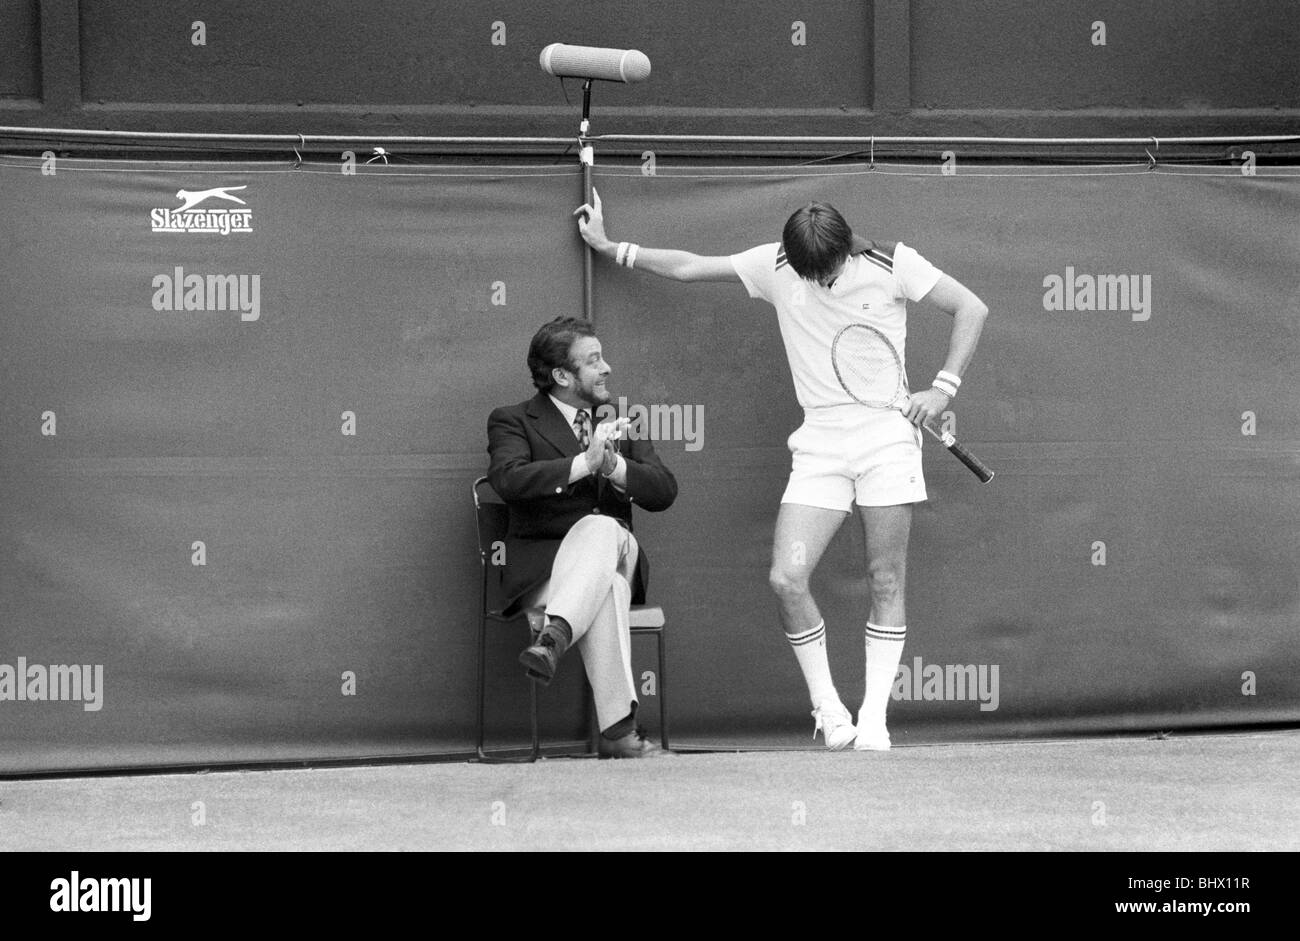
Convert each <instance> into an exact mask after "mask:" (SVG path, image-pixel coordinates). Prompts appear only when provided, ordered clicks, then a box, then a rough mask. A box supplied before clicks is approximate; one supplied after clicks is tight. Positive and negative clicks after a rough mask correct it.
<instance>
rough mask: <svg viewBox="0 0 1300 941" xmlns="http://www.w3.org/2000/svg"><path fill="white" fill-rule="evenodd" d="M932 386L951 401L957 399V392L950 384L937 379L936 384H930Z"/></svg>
mask: <svg viewBox="0 0 1300 941" xmlns="http://www.w3.org/2000/svg"><path fill="white" fill-rule="evenodd" d="M930 385H931V387H932V388H935V389H938V390H939V391H940V392H942V393H943V394H944V395H946V396H948V398H950V399H955V398H956V397H957V390H956V389H955V388H953V385H952V383H950V382H946V381H944V380H943V379H938V378H936V379H935V380H934V382H932V383H930Z"/></svg>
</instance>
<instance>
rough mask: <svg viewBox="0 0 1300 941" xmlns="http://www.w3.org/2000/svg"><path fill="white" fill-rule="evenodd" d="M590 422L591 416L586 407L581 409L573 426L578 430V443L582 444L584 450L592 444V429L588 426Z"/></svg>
mask: <svg viewBox="0 0 1300 941" xmlns="http://www.w3.org/2000/svg"><path fill="white" fill-rule="evenodd" d="M590 422H591V416H590V415H588V414H587V410H586V409H580V410H579V411H578V417H577V418H575V419H574V420H573V427H574V429H575V430H576V431H577V432H578V444H580V445H582V450H584V451H585V450H587V448H588V447H589V446H590V445H591V431H590V430H588V428H587V425H588V424H589V423H590Z"/></svg>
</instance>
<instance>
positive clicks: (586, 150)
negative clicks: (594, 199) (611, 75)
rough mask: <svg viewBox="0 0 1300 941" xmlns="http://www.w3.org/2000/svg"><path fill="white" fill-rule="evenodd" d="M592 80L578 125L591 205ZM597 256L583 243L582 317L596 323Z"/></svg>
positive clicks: (586, 196)
mask: <svg viewBox="0 0 1300 941" xmlns="http://www.w3.org/2000/svg"><path fill="white" fill-rule="evenodd" d="M591 81H592V80H591V79H587V80H586V81H585V82H583V83H582V123H581V124H580V125H578V160H579V162H580V163H581V164H582V201H583V202H584V203H587V204H590V203H591V169H592V167H593V166H595V163H596V149H595V148H594V147H593V146H592V144H591V139H590V137H589V136H588V133H589V132H590V131H591ZM594 268H595V256H594V255H593V253H592V251H591V246H590V245H588V244H587V243H586V242H585V241H584V242H583V243H582V316H583V317H585V318H586V319H587V320H588V321H590V322H591V323H592V324H593V325H594V324H595V322H596V312H595V309H594V308H595V304H594V300H593V294H594V290H593V285H594V283H595V276H594Z"/></svg>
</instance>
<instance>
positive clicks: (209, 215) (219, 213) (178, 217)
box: [149, 186, 253, 235]
mask: <svg viewBox="0 0 1300 941" xmlns="http://www.w3.org/2000/svg"><path fill="white" fill-rule="evenodd" d="M245 189H248V187H247V186H219V187H216V188H215V189H208V190H177V192H176V198H177V199H179V200H180V201H181V204H180V206H179V207H177V208H175V209H154V210H152V211H151V212H150V213H149V218H150V219H151V220H152V221H153V230H154V231H155V232H205V233H208V234H211V235H229V234H230V233H231V232H252V231H253V210H251V209H249V208H248V204H247V203H246V202H244V201H243V200H242V199H240V198H239V197H238V196H235V195H232V194H234V193H237V192H239V191H240V190H245ZM212 200H219V201H220V202H217V203H215V204H213V203H211V202H210V201H212ZM204 203H209V205H207V206H206V207H203V208H200V207H201V206H202V205H203V204H204Z"/></svg>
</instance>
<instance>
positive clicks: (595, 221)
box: [573, 189, 617, 255]
mask: <svg viewBox="0 0 1300 941" xmlns="http://www.w3.org/2000/svg"><path fill="white" fill-rule="evenodd" d="M573 214H574V215H575V216H577V217H578V232H579V233H580V234H581V235H582V237H583V239H585V240H586V242H587V244H588V245H590V246H591V247H592V248H593V249H594V250H595V251H596V252H597V253H599V254H602V255H608V254H609V250H610V249H611V248H614V249H615V250H617V248H616V246H615V245H614V243H613V242H612V241H610V239H609V237H608V236H606V235H605V214H604V212H603V211H602V210H601V207H600V193H598V192H596V190H595V189H592V191H591V202H590V203H583V204H582V205H581V206H579V207H578V208H577V209H575V210H573Z"/></svg>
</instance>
